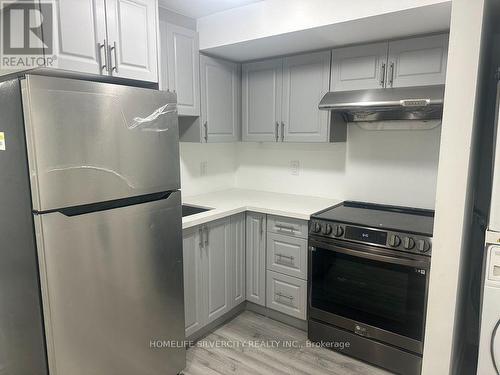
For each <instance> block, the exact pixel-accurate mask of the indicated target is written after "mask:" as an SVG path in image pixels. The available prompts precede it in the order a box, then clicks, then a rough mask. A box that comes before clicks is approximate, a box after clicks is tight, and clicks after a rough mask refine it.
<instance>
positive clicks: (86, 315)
mask: <svg viewBox="0 0 500 375" xmlns="http://www.w3.org/2000/svg"><path fill="white" fill-rule="evenodd" d="M0 81H1V82H0V141H1V143H0V374H1V375H20V374H22V375H31V374H33V375H42V374H47V373H50V375H88V374H92V375H142V374H143V375H159V374H162V375H169V374H177V373H178V372H180V371H181V370H182V369H183V368H184V367H185V349H184V348H183V347H182V341H183V340H184V339H185V336H184V302H183V301H184V296H183V285H182V280H183V274H182V268H183V267H182V224H181V198H180V191H179V190H178V189H179V187H180V172H179V139H178V137H179V135H178V123H177V112H176V97H175V94H172V93H168V92H162V91H158V90H155V89H154V87H153V86H151V85H150V84H147V83H144V82H138V81H130V80H119V79H116V78H109V77H100V76H97V77H96V76H79V75H75V74H70V73H64V72H54V71H47V70H35V71H28V72H24V73H20V74H16V75H14V76H11V77H6V78H3V79H0Z"/></svg>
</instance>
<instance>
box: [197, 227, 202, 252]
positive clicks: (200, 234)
mask: <svg viewBox="0 0 500 375" xmlns="http://www.w3.org/2000/svg"><path fill="white" fill-rule="evenodd" d="M198 235H199V236H200V249H203V227H200V228H199V229H198Z"/></svg>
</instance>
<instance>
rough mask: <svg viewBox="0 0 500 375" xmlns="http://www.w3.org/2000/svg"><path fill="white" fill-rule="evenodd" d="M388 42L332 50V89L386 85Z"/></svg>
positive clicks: (372, 87)
mask: <svg viewBox="0 0 500 375" xmlns="http://www.w3.org/2000/svg"><path fill="white" fill-rule="evenodd" d="M387 46H388V43H387V42H384V43H374V44H367V45H361V46H354V47H345V48H336V49H334V50H333V52H332V77H331V80H332V82H331V90H332V91H348V90H363V89H376V88H382V87H384V86H385V78H386V71H387Z"/></svg>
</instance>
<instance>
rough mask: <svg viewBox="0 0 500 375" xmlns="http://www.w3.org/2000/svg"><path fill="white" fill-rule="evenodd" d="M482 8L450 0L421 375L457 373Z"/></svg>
mask: <svg viewBox="0 0 500 375" xmlns="http://www.w3.org/2000/svg"><path fill="white" fill-rule="evenodd" d="M484 6H485V0H474V1H471V0H453V6H452V16H451V28H450V46H449V53H448V66H447V74H446V92H445V97H444V112H443V129H442V142H441V150H440V159H439V164H440V168H439V174H438V180H437V193H436V217H435V221H434V238H433V250H432V264H431V274H430V285H429V299H428V310H427V320H426V335H425V345H424V356H423V368H422V375H435V374H439V375H448V374H458V373H460V368H458V367H459V366H458V365H459V364H458V363H457V362H458V360H457V351H458V350H460V348H458V346H460V340H461V339H462V340H463V338H464V336H465V333H464V332H463V331H461V330H460V327H459V326H458V324H457V323H458V322H459V321H460V319H461V316H460V307H461V305H463V304H470V303H471V302H470V301H467V300H466V299H465V296H466V293H467V290H466V288H464V287H463V285H464V284H463V282H462V281H463V278H465V277H466V273H467V272H466V270H467V265H466V264H464V262H465V259H466V258H467V253H468V251H469V250H472V249H469V246H470V235H471V226H472V223H471V221H472V210H473V201H474V192H473V188H472V186H471V185H472V183H473V180H474V174H475V173H476V172H475V171H474V154H475V152H477V151H476V150H475V149H476V147H477V148H480V145H477V144H476V141H475V137H476V136H477V135H476V134H475V133H476V132H477V131H478V128H479V127H480V124H478V121H477V116H478V114H479V113H480V104H481V103H480V100H478V94H479V92H480V91H481V90H480V86H481V83H480V81H479V79H478V78H479V76H480V75H481V58H482V56H481V54H482V53H481V47H482V40H484V35H483V17H484V14H488V13H484ZM497 19H498V18H497ZM483 49H484V48H483ZM489 79H491V77H490V78H489ZM476 171H477V169H476Z"/></svg>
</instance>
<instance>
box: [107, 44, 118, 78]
mask: <svg viewBox="0 0 500 375" xmlns="http://www.w3.org/2000/svg"><path fill="white" fill-rule="evenodd" d="M108 50H109V61H110V62H111V51H113V55H114V56H115V64H114V65H111V73H113V71H115V72H116V73H118V57H117V54H116V42H113V46H112V47H111V46H108Z"/></svg>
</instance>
